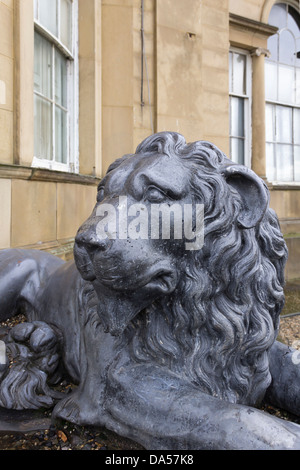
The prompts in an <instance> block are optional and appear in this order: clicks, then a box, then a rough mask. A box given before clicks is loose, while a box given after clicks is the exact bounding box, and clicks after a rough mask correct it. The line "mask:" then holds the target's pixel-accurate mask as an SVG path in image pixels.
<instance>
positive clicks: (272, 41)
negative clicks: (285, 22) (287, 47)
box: [268, 34, 279, 62]
mask: <svg viewBox="0 0 300 470" xmlns="http://www.w3.org/2000/svg"><path fill="white" fill-rule="evenodd" d="M278 37H279V36H278V34H274V35H273V36H271V37H270V38H269V39H268V49H269V51H270V53H271V57H270V59H271V60H275V61H276V62H277V60H278Z"/></svg>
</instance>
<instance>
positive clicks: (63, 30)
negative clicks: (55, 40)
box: [60, 0, 72, 50]
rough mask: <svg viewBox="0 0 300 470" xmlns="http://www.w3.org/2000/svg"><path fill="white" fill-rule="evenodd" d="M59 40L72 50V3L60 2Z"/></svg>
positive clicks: (65, 0)
mask: <svg viewBox="0 0 300 470" xmlns="http://www.w3.org/2000/svg"><path fill="white" fill-rule="evenodd" d="M60 40H61V42H62V43H63V44H65V46H67V47H68V49H69V50H72V3H71V1H70V0H60Z"/></svg>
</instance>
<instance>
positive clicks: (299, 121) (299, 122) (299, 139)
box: [294, 109, 300, 145]
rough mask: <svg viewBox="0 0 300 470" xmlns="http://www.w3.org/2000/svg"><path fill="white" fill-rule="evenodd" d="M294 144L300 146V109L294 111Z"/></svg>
mask: <svg viewBox="0 0 300 470" xmlns="http://www.w3.org/2000/svg"><path fill="white" fill-rule="evenodd" d="M294 143H295V144H299V145H300V109H294Z"/></svg>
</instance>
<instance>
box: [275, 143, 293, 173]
mask: <svg viewBox="0 0 300 470" xmlns="http://www.w3.org/2000/svg"><path fill="white" fill-rule="evenodd" d="M276 160H277V180H278V181H293V179H294V178H293V177H294V168H293V147H292V146H291V145H277V147H276Z"/></svg>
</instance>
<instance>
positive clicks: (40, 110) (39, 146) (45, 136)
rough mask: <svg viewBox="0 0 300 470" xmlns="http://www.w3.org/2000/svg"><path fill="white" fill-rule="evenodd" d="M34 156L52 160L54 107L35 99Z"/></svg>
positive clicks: (37, 97)
mask: <svg viewBox="0 0 300 470" xmlns="http://www.w3.org/2000/svg"><path fill="white" fill-rule="evenodd" d="M34 131H35V132H34V136H35V138H34V155H35V156H36V157H38V158H45V159H47V160H51V159H52V106H51V104H50V103H49V102H48V101H46V100H44V99H43V98H40V97H39V96H36V95H35V97H34Z"/></svg>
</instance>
